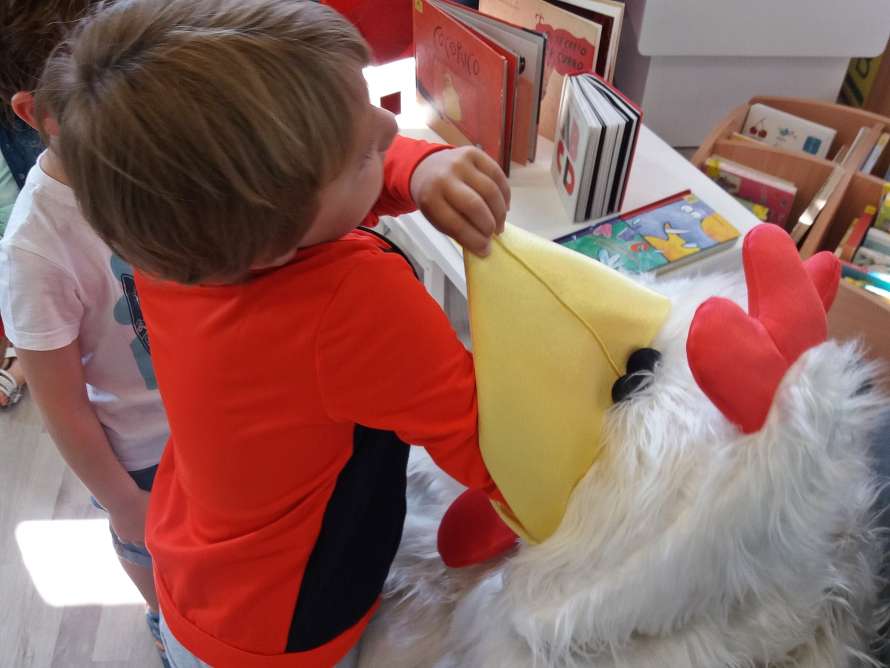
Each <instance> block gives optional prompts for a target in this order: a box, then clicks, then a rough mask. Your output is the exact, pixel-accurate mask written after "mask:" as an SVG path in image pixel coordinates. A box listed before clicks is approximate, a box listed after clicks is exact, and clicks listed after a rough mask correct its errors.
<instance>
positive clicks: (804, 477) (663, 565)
mask: <svg viewBox="0 0 890 668" xmlns="http://www.w3.org/2000/svg"><path fill="white" fill-rule="evenodd" d="M745 259H746V269H747V271H748V281H747V288H746V283H745V281H744V280H743V278H742V277H741V276H722V277H710V278H699V279H696V280H691V281H689V280H677V281H665V282H663V283H660V284H659V285H658V291H659V292H661V293H662V294H663V295H664V296H665V297H667V298H668V299H669V300H670V302H671V310H670V314H669V316H667V320H666V322H665V323H664V325H663V326H662V327H661V329H660V331H659V333H658V334H657V335H656V337H655V339H654V340H653V342H652V347H653V348H655V349H657V350H658V351H660V353H661V360H660V362H659V363H658V365H656V367H655V369H654V370H653V371H652V372H651V374H650V373H649V372H644V373H646V374H647V375H649V376H650V377H648V378H647V382H645V383H642V384H641V386H640V387H639V389H637V390H636V391H635V392H634V393H633V394H632V395H631V396H630V397H628V398H627V399H625V400H623V401H620V402H619V403H617V404H615V405H614V406H612V408H611V409H609V410H608V412H607V413H606V415H605V418H604V420H603V425H602V442H601V444H600V445H599V448H600V454H599V455H598V456H597V457H596V459H595V461H594V462H593V464H592V465H591V466H590V469H589V471H587V473H586V474H585V475H584V476H583V478H582V479H581V480H580V482H578V483H577V485H576V486H575V487H574V490H573V491H572V493H571V496H570V498H569V500H568V504H567V506H566V509H565V514H564V517H563V518H562V521H561V523H560V524H559V526H558V528H557V529H556V531H555V532H554V533H552V535H550V536H549V537H548V538H547V539H546V540H543V541H542V542H540V543H538V544H532V543H530V542H521V543H519V544H518V546H517V547H516V548H515V549H513V550H512V551H510V552H508V553H507V554H503V555H501V556H500V557H498V558H496V559H494V560H490V561H488V562H484V563H482V564H479V565H476V566H473V567H470V568H465V569H449V568H447V567H446V566H445V565H444V564H443V562H442V560H441V559H440V557H439V554H438V552H437V546H436V535H437V529H438V525H439V522H440V520H441V518H442V516H443V514H444V513H445V511H446V509H447V508H448V506H449V505H450V504H451V503H452V501H453V500H454V499H455V498H456V497H457V496H458V494H460V493H461V491H462V490H461V489H460V488H459V487H458V486H457V485H456V484H454V483H453V482H451V481H450V480H449V479H448V478H447V477H446V476H444V475H443V474H441V473H439V472H438V471H437V470H436V469H435V468H434V466H433V465H432V464H431V462H430V461H429V460H428V459H427V458H426V457H425V456H424V455H422V454H420V455H415V456H414V459H413V460H412V462H411V465H410V466H411V467H410V477H409V516H408V519H407V523H406V526H405V533H404V539H403V544H402V547H401V550H400V552H399V554H398V556H397V558H396V562H395V564H394V565H393V568H392V572H391V577H390V580H389V583H388V589H387V592H386V596H385V599H384V602H383V605H382V608H381V610H380V613H379V615H378V617H377V619H376V620H375V622H374V623H372V625H371V628H370V629H369V631H368V634H367V635H366V638H365V641H364V646H363V651H362V662H361V665H362V667H363V668H377V667H381V668H382V667H384V666H385V667H386V668H531V667H533V666H534V667H540V668H576V667H577V668H580V667H582V666H583V667H596V668H606V667H610V668H611V667H615V668H618V667H621V668H656V667H659V668H661V667H671V668H719V667H724V666H725V667H736V666H739V667H741V666H752V667H763V668H766V667H767V666H769V667H775V668H778V667H784V666H788V667H791V666H797V667H801V668H817V667H818V668H832V667H836V666H848V665H858V664H857V662H859V661H860V660H864V658H865V656H866V654H867V650H868V643H869V641H870V640H871V639H872V634H873V633H874V630H875V629H876V628H877V624H878V621H879V620H878V611H877V609H876V602H875V597H876V590H877V583H876V575H875V573H876V570H877V560H878V559H879V556H880V549H881V545H880V541H879V537H878V536H877V535H876V532H875V529H874V523H873V521H874V517H873V511H872V505H873V502H874V498H875V495H876V493H877V486H876V482H875V479H874V475H873V473H872V471H871V468H870V459H869V453H868V448H869V443H870V442H871V435H872V431H873V430H874V429H875V428H876V426H877V423H878V421H879V419H880V415H881V411H882V410H884V409H885V407H886V406H887V403H886V398H884V397H883V396H881V395H880V394H879V393H878V392H877V391H876V390H875V389H873V385H874V384H873V382H872V381H873V377H874V375H875V374H876V373H877V370H876V369H875V368H874V367H873V366H871V365H870V364H869V363H866V362H865V361H864V360H863V358H862V356H861V354H860V352H859V351H858V350H857V349H856V347H855V346H854V345H850V344H839V343H836V342H833V341H823V342H818V341H819V340H821V339H824V333H823V334H822V335H821V339H820V337H819V336H817V337H816V338H815V339H814V340H813V342H814V343H815V345H810V347H806V346H804V348H805V349H803V350H802V351H800V350H795V351H792V352H788V350H787V346H784V345H783V343H782V335H783V332H784V333H786V334H787V332H793V328H794V326H795V318H799V317H801V316H800V313H794V312H793V311H794V309H795V308H797V307H795V306H794V305H793V304H792V306H789V307H787V308H785V311H786V312H785V317H786V318H790V319H791V320H790V321H788V320H787V319H786V321H785V323H784V326H783V327H778V329H777V324H776V323H777V322H779V321H780V320H782V318H783V316H782V314H781V313H776V312H771V311H770V308H771V307H770V303H769V300H768V299H762V297H763V295H764V293H765V292H769V291H770V290H779V291H781V289H782V286H772V287H769V286H765V285H764V284H762V283H760V284H758V283H757V279H756V278H755V275H754V274H755V272H756V259H755V261H754V263H753V264H752V258H751V253H750V252H749V249H748V248H746V258H745ZM798 264H799V263H798ZM800 266H802V265H800ZM795 271H796V270H795ZM803 275H804V274H800V275H799V276H803ZM799 276H798V278H799ZM795 280H796V279H795ZM835 280H836V279H835ZM814 284H815V291H813V292H812V293H808V294H811V295H812V294H817V295H818V297H821V298H822V299H823V301H826V303H830V298H831V297H832V296H833V295H829V294H827V293H826V289H825V285H827V283H825V284H820V282H819V280H815V281H814ZM792 287H793V286H792ZM748 289H750V290H751V294H749V292H748ZM828 291H829V292H830V290H828ZM714 296H720V297H723V298H724V299H725V300H728V302H733V303H734V304H737V305H738V307H739V308H738V309H737V311H738V313H740V314H743V315H744V314H748V313H750V314H751V316H753V319H754V320H756V321H757V322H758V323H761V324H760V325H757V326H755V325H751V327H753V328H754V330H757V327H761V329H764V331H768V332H775V334H774V335H771V337H772V338H771V340H772V341H774V342H775V345H776V347H777V348H778V349H779V350H780V351H784V352H780V353H779V356H778V358H777V359H778V360H779V362H777V364H780V365H783V370H782V371H781V372H780V373H779V376H778V378H779V381H778V385H777V386H776V387H774V388H773V389H772V390H771V391H772V392H773V393H774V394H772V395H771V401H770V402H769V405H768V406H767V407H766V409H764V410H765V412H764V413H763V415H762V416H760V417H758V415H757V411H759V410H761V409H760V408H759V407H758V406H759V404H758V403H757V401H755V402H754V404H753V406H754V407H753V408H751V405H748V404H746V403H745V401H744V399H746V398H748V396H749V395H750V394H752V393H753V394H756V393H757V392H758V388H756V387H753V386H752V387H746V386H745V384H746V383H756V378H757V373H756V371H757V368H754V369H752V368H747V369H745V368H738V367H744V366H745V365H746V364H747V365H749V366H750V365H751V364H752V362H751V361H750V359H747V358H746V357H745V356H744V355H742V354H740V355H738V356H737V357H733V356H732V355H731V354H728V355H724V354H722V353H721V357H720V363H722V364H724V365H726V378H728V379H730V384H732V383H734V384H735V385H737V386H735V387H727V383H722V384H721V382H720V378H719V373H718V371H719V369H717V368H715V362H714V360H713V359H711V358H710V357H709V353H707V352H704V353H702V352H700V347H699V348H696V346H695V345H690V354H694V355H703V356H704V359H703V360H701V361H699V362H697V363H693V364H692V366H693V367H696V373H695V376H694V375H693V370H691V369H690V360H689V358H688V356H687V343H688V341H687V339H688V338H689V337H690V328H691V327H692V326H693V321H694V318H695V317H696V311H697V310H698V309H699V307H700V305H702V304H703V303H705V302H706V301H707V300H709V299H710V298H712V297H714ZM728 302H720V303H722V304H723V306H720V308H723V309H726V308H729V307H731V308H732V309H735V308H736V307H735V306H733V305H732V304H728ZM714 303H715V302H709V307H710V306H713V304H714ZM814 303H816V302H814ZM789 308H790V311H792V312H788V309H789ZM756 310H759V313H755V312H754V311H756ZM732 317H737V316H732ZM770 317H773V318H775V320H774V321H772V322H770V321H769V318H770ZM730 319H732V318H730ZM764 321H766V324H763V322H764ZM745 326H747V325H745ZM692 329H693V332H695V327H693V328H692ZM780 329H781V330H782V331H781V332H780V331H779V330H780ZM734 331H735V330H733V329H732V327H729V328H728V329H727V331H726V332H725V339H724V340H723V341H722V342H721V344H722V346H723V347H724V348H725V349H726V350H729V351H731V350H732V349H733V347H734V346H736V347H738V349H739V350H740V351H741V350H743V349H746V348H750V346H751V341H750V340H744V341H743V340H739V339H738V338H736V339H733V332H734ZM752 331H753V330H752ZM757 331H760V330H757ZM802 334H803V338H804V339H806V337H807V336H808V334H807V333H806V332H803V333H802ZM693 336H702V335H701V334H693ZM736 336H740V335H738V334H736ZM690 343H692V344H694V343H696V342H690ZM698 343H701V342H700V341H699V342H698ZM789 345H791V344H789ZM808 345H809V344H808ZM792 347H793V346H792ZM694 348H695V349H696V350H698V351H699V352H694V353H693V349H694ZM745 354H747V353H745ZM752 371H754V372H755V373H751V372H752ZM700 375H702V376H704V378H702V377H700ZM696 378H698V381H699V382H697V381H696ZM766 382H767V384H768V383H770V382H771V380H770V379H767V380H766ZM702 386H705V388H706V389H707V394H706V393H705V391H703V389H702ZM715 387H716V389H715ZM730 390H731V392H730ZM733 393H735V396H737V397H740V398H741V399H742V400H741V401H735V404H737V405H735V406H727V405H721V406H720V408H718V407H717V405H718V403H720V402H723V401H724V400H726V397H727V396H730V399H729V400H728V401H729V403H730V404H732V403H733V402H734V400H733V399H732V398H731V395H732V394H733ZM709 397H710V398H709ZM734 410H735V411H736V412H735V413H734V412H733V411H734ZM738 416H741V417H739V419H735V418H736V417H738ZM752 416H753V418H752ZM740 424H747V425H748V427H745V428H742V427H741V426H739V425H740ZM541 465H546V464H545V463H543V462H542V463H541ZM863 665H865V664H863Z"/></svg>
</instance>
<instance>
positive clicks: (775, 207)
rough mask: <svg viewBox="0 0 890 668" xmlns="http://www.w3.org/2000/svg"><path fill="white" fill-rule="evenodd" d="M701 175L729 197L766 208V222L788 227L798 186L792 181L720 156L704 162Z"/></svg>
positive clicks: (713, 156) (714, 156)
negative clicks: (767, 219) (704, 175)
mask: <svg viewBox="0 0 890 668" xmlns="http://www.w3.org/2000/svg"><path fill="white" fill-rule="evenodd" d="M704 172H705V173H706V174H707V175H708V176H709V177H710V178H711V179H712V180H713V181H715V182H716V183H717V185H719V186H720V187H721V188H723V189H724V190H725V191H727V192H728V193H730V194H731V195H734V196H736V197H741V198H743V199H746V200H749V201H751V202H754V203H755V204H760V205H762V206H765V207H767V208H768V209H769V211H770V216H771V218H770V219H769V222H771V223H775V224H776V225H781V226H782V227H785V226H786V225H787V223H788V218H789V216H790V215H791V208H792V207H793V206H794V198H795V197H796V196H797V186H795V185H794V184H793V183H791V181H786V180H785V179H780V178H778V177H777V176H773V175H772V174H767V173H766V172H761V171H758V170H756V169H753V168H751V167H748V166H746V165H741V164H739V163H737V162H733V161H732V160H727V159H726V158H722V157H720V156H719V155H712V156H711V157H710V158H708V159H707V160H706V161H705V164H704Z"/></svg>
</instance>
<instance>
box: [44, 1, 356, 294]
mask: <svg viewBox="0 0 890 668" xmlns="http://www.w3.org/2000/svg"><path fill="white" fill-rule="evenodd" d="M367 60H368V51H367V46H366V44H365V42H364V40H363V39H362V38H361V36H360V35H359V34H358V32H357V31H356V30H355V28H353V27H352V25H351V24H349V23H348V22H347V21H346V20H345V19H344V18H343V17H341V16H340V15H339V14H337V13H336V12H334V11H333V10H331V9H329V8H327V7H324V6H322V5H320V4H317V3H315V2H310V1H304V0H250V1H246V0H178V1H176V2H170V0H121V1H120V2H117V3H115V4H105V5H103V6H101V7H100V8H99V9H98V10H97V11H96V12H95V13H94V15H93V16H91V17H90V18H89V19H87V20H85V21H83V22H82V23H81V25H80V26H79V27H78V30H77V31H76V32H75V34H74V35H73V36H72V38H71V39H70V40H69V42H68V43H67V44H66V45H65V46H63V47H62V48H60V49H59V50H58V52H57V53H56V54H55V56H54V57H53V58H52V59H51V60H50V62H49V63H48V65H47V68H46V70H45V72H44V76H43V78H42V80H41V84H40V88H39V90H38V96H37V100H38V108H39V111H41V112H43V113H48V114H49V115H51V116H52V117H53V118H55V119H56V120H57V121H58V124H59V128H60V132H59V135H58V137H57V138H54V139H53V147H54V148H55V149H56V150H58V152H59V154H60V156H61V159H62V162H63V164H64V165H65V169H66V172H67V174H68V177H69V179H70V180H71V182H72V187H73V188H74V191H75V193H76V194H77V197H78V200H79V202H80V206H81V208H82V209H83V213H84V216H85V217H86V219H87V220H88V221H89V222H90V224H91V225H92V226H93V228H94V229H95V230H96V232H97V233H98V234H99V236H100V237H102V239H104V240H105V241H106V242H107V243H108V244H109V246H111V248H112V249H113V250H115V251H116V252H117V253H119V254H120V255H121V256H122V257H123V258H125V259H126V260H128V261H129V262H131V263H132V264H133V265H135V266H136V267H138V268H140V269H143V270H145V271H146V272H148V273H149V274H152V275H154V276H157V277H159V278H164V279H168V280H173V281H177V282H181V283H195V282H202V281H226V282H228V281H235V280H239V279H240V278H241V277H243V276H244V275H245V274H246V273H247V272H248V270H249V268H250V267H251V265H253V264H256V263H258V262H262V261H268V260H271V259H273V258H276V257H280V256H281V255H283V254H285V253H286V252H288V251H290V250H292V249H293V248H294V247H295V246H296V245H297V243H298V241H299V239H300V236H301V235H302V234H303V233H304V232H305V229H306V227H307V226H308V224H309V223H310V222H311V220H312V218H313V216H314V215H315V212H316V210H317V205H318V194H319V191H320V190H321V188H323V187H324V185H326V183H328V182H329V181H330V180H331V179H332V178H333V177H334V176H335V175H336V172H337V171H338V170H339V169H341V168H342V166H343V164H344V163H345V161H347V160H348V159H349V158H350V156H351V155H352V154H353V151H354V150H355V143H356V140H355V136H354V135H355V127H356V122H357V114H358V113H360V110H361V108H362V107H361V104H360V101H359V95H362V94H363V92H362V91H363V88H362V86H363V85H364V84H363V83H362V82H361V81H360V77H358V76H357V75H356V72H358V70H359V68H360V67H361V66H364V65H365V64H366V63H367Z"/></svg>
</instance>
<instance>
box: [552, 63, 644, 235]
mask: <svg viewBox="0 0 890 668" xmlns="http://www.w3.org/2000/svg"><path fill="white" fill-rule="evenodd" d="M641 116H642V115H641V112H640V110H639V109H638V108H637V107H636V106H635V105H634V104H633V103H631V102H630V101H628V100H627V98H625V97H624V96H623V95H622V94H621V93H620V92H618V91H617V90H616V89H615V88H613V87H612V86H610V85H609V84H607V83H606V82H605V81H604V80H603V79H601V78H599V77H598V76H596V75H594V74H583V75H577V76H571V77H566V79H565V82H564V84H563V94H562V101H561V104H560V112H559V124H558V128H559V132H558V136H557V138H556V146H555V148H554V153H553V162H552V164H551V173H552V175H553V180H554V182H555V183H556V188H557V192H558V193H559V196H560V199H561V200H562V202H563V205H564V207H565V209H566V213H567V214H568V216H569V218H570V219H571V220H572V221H574V222H581V221H585V220H590V219H598V218H602V217H603V216H606V215H609V214H610V213H614V212H616V211H618V210H619V209H620V208H621V203H622V201H623V199H624V192H625V190H626V189H627V178H628V173H629V172H630V167H631V162H632V159H633V155H634V151H635V149H636V142H637V137H638V135H639V130H640V123H641Z"/></svg>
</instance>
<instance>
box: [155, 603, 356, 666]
mask: <svg viewBox="0 0 890 668" xmlns="http://www.w3.org/2000/svg"><path fill="white" fill-rule="evenodd" d="M161 639H162V640H163V642H164V650H165V651H166V652H167V661H168V662H169V663H170V668H210V666H209V665H208V664H206V663H204V662H203V661H201V659H199V658H198V657H196V656H195V655H194V654H192V653H191V652H190V651H188V650H187V649H186V648H185V646H183V644H182V643H181V642H179V641H178V640H177V639H176V636H174V635H173V633H172V632H171V631H170V627H169V626H167V622H165V621H164V612H163V610H162V611H161ZM360 652H361V650H360V645H356V646H355V647H353V648H352V650H351V651H350V652H349V654H347V655H346V656H345V657H343V658H342V659H341V660H340V662H339V663H337V665H336V666H334V668H356V667H357V666H358V660H359V655H360Z"/></svg>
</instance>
